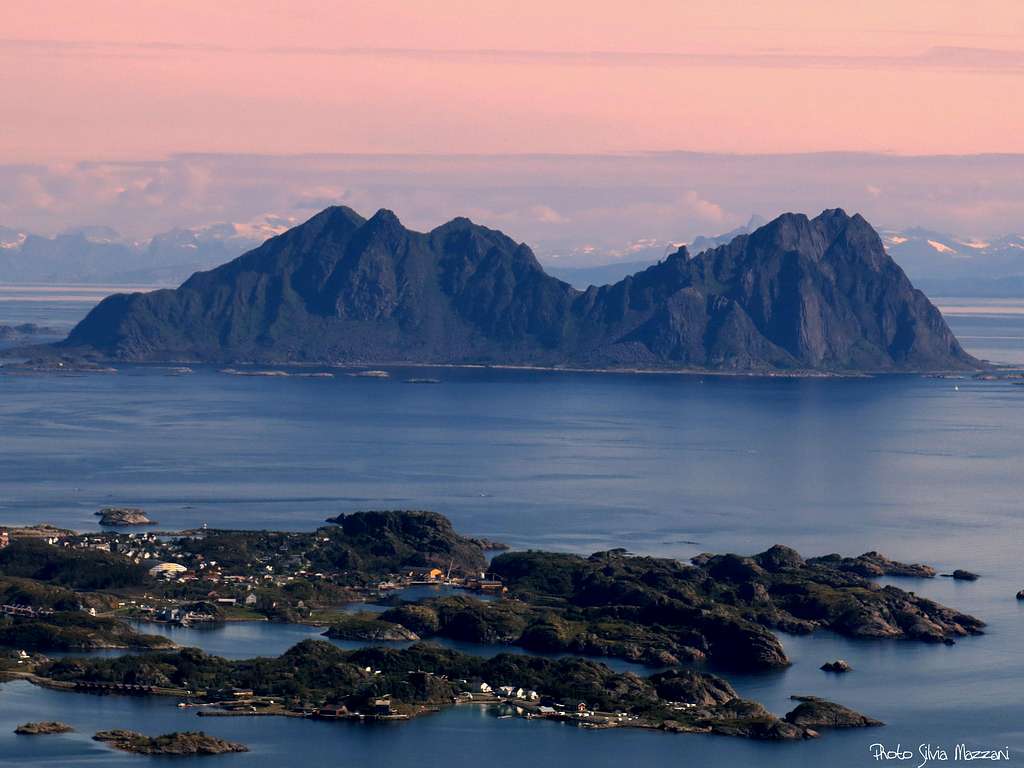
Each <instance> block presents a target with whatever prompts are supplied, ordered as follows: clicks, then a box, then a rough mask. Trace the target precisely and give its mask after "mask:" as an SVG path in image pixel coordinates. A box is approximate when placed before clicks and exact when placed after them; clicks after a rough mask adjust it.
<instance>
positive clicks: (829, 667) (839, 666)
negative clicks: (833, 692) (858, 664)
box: [821, 659, 853, 674]
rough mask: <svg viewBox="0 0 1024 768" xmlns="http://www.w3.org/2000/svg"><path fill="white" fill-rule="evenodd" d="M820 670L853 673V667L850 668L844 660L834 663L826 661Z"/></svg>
mask: <svg viewBox="0 0 1024 768" xmlns="http://www.w3.org/2000/svg"><path fill="white" fill-rule="evenodd" d="M821 670H822V671H824V672H836V673H839V674H842V673H844V672H851V671H853V667H852V666H850V662H848V661H847V660H846V659H836V660H835V661H826V662H825V663H824V664H822V665H821Z"/></svg>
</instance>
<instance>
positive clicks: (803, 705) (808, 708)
mask: <svg viewBox="0 0 1024 768" xmlns="http://www.w3.org/2000/svg"><path fill="white" fill-rule="evenodd" d="M790 698H791V699H793V701H799V702H800V704H799V705H797V707H796V708H795V709H794V710H792V711H791V712H789V713H787V714H786V722H787V723H792V724H793V725H799V726H802V727H804V728H870V727H874V726H878V725H885V723H883V722H882V721H880V720H875V719H874V718H873V717H868V716H867V715H862V714H861V713H860V712H854V711H853V710H852V709H850V708H849V707H844V706H843V705H842V704H834V703H832V702H831V701H825V699H819V698H817V697H816V696H790Z"/></svg>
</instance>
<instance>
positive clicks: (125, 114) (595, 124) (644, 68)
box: [0, 0, 1024, 163]
mask: <svg viewBox="0 0 1024 768" xmlns="http://www.w3.org/2000/svg"><path fill="white" fill-rule="evenodd" d="M296 7H298V8H299V9H297V8H296ZM3 22H4V23H3V28H2V30H0V38H2V39H0V100H2V101H0V103H2V104H3V105H4V118H3V121H2V124H0V163H19V162H35V163H58V162H71V161H80V160H89V159H104V160H111V159H126V158H132V159H139V160H141V159H148V158H157V157H163V156H166V155H168V154H170V153H175V152H220V153H224V152H228V153H235V152H237V153H268V154H291V153H323V152H333V153H338V152H341V153H378V152H396V153H453V152H458V153H522V152H540V153H566V152H570V153H587V152H592V153H604V152H620V151H638V150H639V151H643V150H691V151H706V152H742V153H759V152H806V151H819V150H867V151H876V152H893V153H901V154H961V153H963V154H970V153H983V152H1024V99H1022V98H1020V95H1021V93H1022V85H1024V43H1022V41H1024V7H1022V5H1021V3H1020V1H1019V0H973V2H970V3H967V2H963V1H962V0H952V1H944V0H927V1H919V0H885V1H884V2H879V1H878V0H864V1H863V2H858V3H843V4H840V3H827V2H821V1H820V0H816V1H814V2H803V1H798V2H793V1H789V2H787V1H786V0H775V2H757V1H756V0H743V1H742V2H737V1H734V0H714V2H703V1H698V2H683V1H682V0H670V1H668V2H662V1H661V0H649V1H647V2H645V1H644V0H640V2H634V3H621V2H614V3H611V2H608V3H600V2H596V0H586V1H581V0H544V1H543V2H537V1H536V0H515V1H514V2H505V1H504V0H487V1H486V2H482V1H481V0H472V1H462V0H429V1H425V2H420V1H418V0H408V1H407V2H392V3H380V2H333V3H326V2H310V1H309V0H306V1H305V2H302V3H286V2H265V1H264V2H259V1H254V0H247V1H246V2H236V1H235V0H218V2H210V0H203V1H202V2H197V1H196V0H177V1H176V2H173V3H171V2H146V0H124V1H121V0H90V2H81V1H80V0H67V1H59V0H53V1H47V0H32V1H31V2H28V1H22V0H6V2H5V3H4V15H3Z"/></svg>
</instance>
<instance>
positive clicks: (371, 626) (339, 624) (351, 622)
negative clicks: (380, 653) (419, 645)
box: [324, 614, 420, 642]
mask: <svg viewBox="0 0 1024 768" xmlns="http://www.w3.org/2000/svg"><path fill="white" fill-rule="evenodd" d="M376 619H377V617H376V615H375V614H356V615H354V616H340V617H338V618H337V619H335V620H334V621H333V622H332V623H331V626H330V627H329V628H328V629H327V631H326V632H324V635H325V636H326V637H332V638H334V639H336V640H360V641H369V642H396V641H403V640H419V639H420V637H419V635H417V634H416V633H415V632H413V631H412V630H411V629H408V628H406V627H404V626H402V625H401V624H394V623H391V622H385V621H377V620H376Z"/></svg>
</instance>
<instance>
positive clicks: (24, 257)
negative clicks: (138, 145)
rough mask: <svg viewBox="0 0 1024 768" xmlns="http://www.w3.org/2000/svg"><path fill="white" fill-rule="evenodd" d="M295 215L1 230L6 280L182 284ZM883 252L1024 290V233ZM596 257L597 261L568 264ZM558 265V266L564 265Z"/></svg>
mask: <svg viewBox="0 0 1024 768" xmlns="http://www.w3.org/2000/svg"><path fill="white" fill-rule="evenodd" d="M294 223H295V221H294V220H293V219H289V218H285V217H281V216H276V215H273V214H266V215H264V216H261V217H258V218H256V219H254V220H252V221H248V222H243V223H226V222H222V223H216V224H211V225H207V226H203V227H195V228H176V229H172V230H170V231H168V232H162V233H160V234H157V235H154V236H153V237H151V238H149V239H145V240H133V239H130V238H127V237H124V236H123V235H121V234H120V233H118V232H117V231H116V230H114V229H111V228H110V227H104V226H86V227H76V228H73V229H68V230H65V231H64V232H62V233H61V234H59V235H56V236H55V237H46V236H42V235H36V234H32V233H28V232H23V231H19V230H16V229H12V228H8V227H3V226H0V283H86V284H88V283H92V284H101V283H110V284H138V285H177V284H179V283H181V282H182V281H183V280H185V279H186V278H187V277H188V276H189V275H191V274H192V273H193V272H196V271H198V270H205V269H210V268H212V267H215V266H217V265H219V264H223V263H224V262H226V261H230V260H231V259H233V258H235V257H236V256H239V255H241V254H242V253H245V252H246V251H248V250H250V249H252V248H255V247H256V246H257V245H259V244H260V243H262V242H263V241H265V240H266V239H268V238H270V237H273V236H274V235H277V234H280V233H281V232H283V231H285V230H286V229H288V228H289V227H290V226H292V225H293V224H294ZM764 223H765V220H764V219H763V218H761V217H760V216H753V217H751V219H750V221H749V222H747V224H746V225H744V226H741V227H737V228H736V229H733V230H731V231H729V232H725V233H723V234H721V235H717V236H713V237H704V236H701V237H697V238H695V239H694V240H692V241H691V242H690V243H685V242H684V241H672V240H659V239H654V238H645V239H640V240H636V241H633V242H630V243H627V244H625V245H623V246H622V247H621V248H614V249H597V248H593V247H591V246H586V245H583V246H579V247H578V248H576V249H574V250H573V252H572V253H571V254H567V256H568V257H569V258H562V259H559V258H558V257H556V256H554V255H550V256H547V257H545V256H544V254H543V253H541V254H540V259H541V261H542V262H543V263H544V267H545V269H546V270H547V272H548V273H549V274H551V275H553V276H555V277H558V278H560V279H562V280H564V281H566V282H568V283H571V284H572V285H574V286H576V287H579V288H585V287H587V286H588V285H606V284H609V283H613V282H616V281H618V280H621V279H622V278H623V277H625V276H626V275H630V274H634V273H636V272H639V271H640V270H643V269H646V268H647V267H649V266H651V265H652V264H656V263H658V262H659V261H662V260H663V259H664V258H665V257H666V256H668V255H669V254H671V253H674V252H675V251H677V250H678V249H679V247H680V246H682V245H686V246H687V248H688V250H689V252H690V255H691V256H696V255H697V254H698V253H701V252H702V251H705V250H708V249H710V248H714V247H716V246H719V245H722V244H724V243H727V242H729V241H730V240H732V239H733V238H734V237H736V236H737V235H742V234H747V233H749V232H752V231H753V230H755V229H757V228H758V227H760V226H762V225H763V224H764ZM879 234H880V235H881V237H882V240H883V242H884V243H885V246H886V249H887V250H888V251H889V253H890V255H891V256H892V257H893V259H895V260H896V262H897V263H898V264H899V265H900V266H901V267H903V269H904V271H905V272H906V273H907V275H908V276H909V277H910V279H911V280H912V281H913V282H914V284H915V285H916V286H917V287H919V288H921V289H922V290H924V291H925V292H926V293H928V294H929V295H931V296H989V297H1019V296H1024V236H1022V235H1016V234H1011V235H1004V236H1002V237H997V238H987V239H984V240H982V239H978V238H970V237H962V236H956V235H951V234H948V233H943V232H936V231H932V230H926V229H921V228H911V229H880V230H879ZM588 260H589V261H592V263H593V265H592V266H590V265H588V266H572V267H568V266H562V263H565V261H570V262H572V263H573V264H579V263H580V262H586V261H588ZM560 262H561V263H560Z"/></svg>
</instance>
